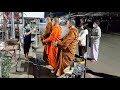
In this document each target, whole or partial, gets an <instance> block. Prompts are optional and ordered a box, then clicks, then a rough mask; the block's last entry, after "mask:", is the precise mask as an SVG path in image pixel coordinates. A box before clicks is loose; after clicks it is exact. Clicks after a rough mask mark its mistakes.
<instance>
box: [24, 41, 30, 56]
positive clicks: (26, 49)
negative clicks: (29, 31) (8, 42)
mask: <svg viewBox="0 0 120 90" xmlns="http://www.w3.org/2000/svg"><path fill="white" fill-rule="evenodd" d="M30 45H31V43H25V44H24V54H26V53H29V49H30Z"/></svg>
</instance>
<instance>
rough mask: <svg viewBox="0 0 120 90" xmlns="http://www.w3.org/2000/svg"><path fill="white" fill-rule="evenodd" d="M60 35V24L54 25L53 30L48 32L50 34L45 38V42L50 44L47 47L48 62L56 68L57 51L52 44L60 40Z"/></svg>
mask: <svg viewBox="0 0 120 90" xmlns="http://www.w3.org/2000/svg"><path fill="white" fill-rule="evenodd" d="M61 36H62V28H61V26H59V25H58V26H54V27H53V30H52V32H51V34H50V36H49V37H48V38H47V39H45V40H44V41H45V42H51V45H50V46H49V47H48V59H49V64H50V65H51V66H52V67H53V68H54V69H57V61H56V58H57V53H58V47H55V46H54V42H55V41H60V38H61Z"/></svg>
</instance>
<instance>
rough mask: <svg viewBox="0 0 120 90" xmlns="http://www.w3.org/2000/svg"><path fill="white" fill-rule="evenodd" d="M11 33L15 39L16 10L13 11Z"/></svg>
mask: <svg viewBox="0 0 120 90" xmlns="http://www.w3.org/2000/svg"><path fill="white" fill-rule="evenodd" d="M11 35H12V39H15V23H14V12H11Z"/></svg>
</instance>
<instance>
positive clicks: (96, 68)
mask: <svg viewBox="0 0 120 90" xmlns="http://www.w3.org/2000/svg"><path fill="white" fill-rule="evenodd" d="M39 46H40V47H39V49H38V56H37V57H38V58H41V59H42V56H43V49H44V48H43V46H42V43H41V42H40V44H39ZM88 50H89V48H88ZM20 56H21V60H22V61H20V63H19V65H18V71H19V72H18V73H17V74H16V73H11V74H10V77H11V78H28V75H27V73H26V72H25V71H24V65H23V67H21V63H22V64H24V63H25V60H24V55H23V50H22V51H21V54H20ZM29 56H32V57H35V53H33V51H32V49H31V50H30V54H29ZM87 67H88V69H89V70H88V71H87V72H88V73H87V74H86V78H114V77H120V36H119V35H115V34H102V37H101V41H100V48H99V58H98V61H97V62H90V61H87ZM50 69H51V67H50V66H49V65H45V64H43V67H42V66H41V69H40V70H39V77H38V78H56V77H55V76H54V75H53V76H51V75H49V74H50ZM14 71H15V70H13V72H14ZM16 75H17V76H16ZM29 78H34V76H33V75H30V76H29ZM61 78H62V77H61Z"/></svg>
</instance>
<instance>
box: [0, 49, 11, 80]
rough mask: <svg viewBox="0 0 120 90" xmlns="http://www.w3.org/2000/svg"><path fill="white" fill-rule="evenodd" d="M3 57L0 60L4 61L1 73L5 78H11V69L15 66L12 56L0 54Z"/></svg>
mask: <svg viewBox="0 0 120 90" xmlns="http://www.w3.org/2000/svg"><path fill="white" fill-rule="evenodd" d="M0 53H1V57H0V59H1V60H2V61H3V62H2V64H1V73H2V77H3V78H9V73H10V68H11V66H12V65H13V63H12V62H11V60H12V56H11V55H10V54H9V52H6V51H4V52H0Z"/></svg>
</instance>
